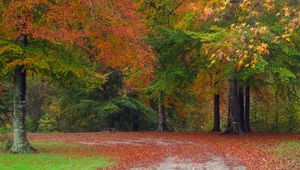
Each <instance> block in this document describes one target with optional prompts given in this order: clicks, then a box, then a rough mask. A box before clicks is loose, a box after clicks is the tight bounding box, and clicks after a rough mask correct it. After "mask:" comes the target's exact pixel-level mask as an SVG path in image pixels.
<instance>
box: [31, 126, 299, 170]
mask: <svg viewBox="0 0 300 170" xmlns="http://www.w3.org/2000/svg"><path fill="white" fill-rule="evenodd" d="M29 138H30V141H31V142H32V143H40V142H61V143H68V144H74V145H75V144H76V145H80V147H65V148H59V147H57V148H56V147H52V148H48V149H47V148H43V149H42V151H43V152H44V151H46V152H56V153H57V152H60V153H63V154H67V155H68V154H69V155H74V154H75V155H80V156H81V157H95V156H99V157H104V156H105V157H108V159H109V161H110V162H111V164H110V168H107V169H133V170H135V169H136V170H140V169H161V170H167V169H210V170H226V169H236V170H238V169H239V170H243V169H255V170H257V169H263V170H266V169H300V135H292V134H290V135H288V134H261V133H251V134H247V135H240V136H230V135H220V134H216V133H156V132H136V133H135V132H133V133H128V132H116V133H105V132H103V133H68V134H31V135H30V136H29ZM99 168H101V167H99Z"/></svg>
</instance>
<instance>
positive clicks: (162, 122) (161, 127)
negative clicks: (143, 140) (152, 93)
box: [158, 91, 169, 132]
mask: <svg viewBox="0 0 300 170" xmlns="http://www.w3.org/2000/svg"><path fill="white" fill-rule="evenodd" d="M158 112H159V127H158V131H160V132H164V131H169V128H168V126H167V121H166V115H165V106H164V94H163V92H162V91H160V92H159V97H158Z"/></svg>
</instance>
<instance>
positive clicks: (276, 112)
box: [275, 84, 279, 131]
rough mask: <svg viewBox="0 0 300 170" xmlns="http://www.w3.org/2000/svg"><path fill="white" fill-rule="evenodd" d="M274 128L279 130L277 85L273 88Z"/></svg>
mask: <svg viewBox="0 0 300 170" xmlns="http://www.w3.org/2000/svg"><path fill="white" fill-rule="evenodd" d="M275 130H276V131H279V85H278V84H277V85H276V90H275Z"/></svg>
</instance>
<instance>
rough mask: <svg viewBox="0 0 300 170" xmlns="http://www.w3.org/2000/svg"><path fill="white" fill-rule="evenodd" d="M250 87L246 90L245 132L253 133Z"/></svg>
mask: <svg viewBox="0 0 300 170" xmlns="http://www.w3.org/2000/svg"><path fill="white" fill-rule="evenodd" d="M250 97H251V96H250V86H249V85H248V86H247V87H246V89H245V116H244V121H245V132H251V128H250Z"/></svg>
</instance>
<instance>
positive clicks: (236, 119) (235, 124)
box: [224, 80, 242, 134]
mask: <svg viewBox="0 0 300 170" xmlns="http://www.w3.org/2000/svg"><path fill="white" fill-rule="evenodd" d="M228 106H229V108H228V127H227V129H226V130H225V132H224V133H229V134H240V133H242V131H241V128H240V116H239V113H240V112H239V110H240V109H239V98H238V85H237V80H229V93H228Z"/></svg>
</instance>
